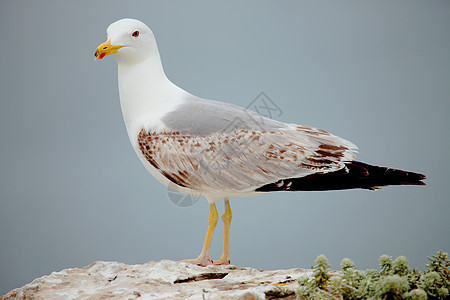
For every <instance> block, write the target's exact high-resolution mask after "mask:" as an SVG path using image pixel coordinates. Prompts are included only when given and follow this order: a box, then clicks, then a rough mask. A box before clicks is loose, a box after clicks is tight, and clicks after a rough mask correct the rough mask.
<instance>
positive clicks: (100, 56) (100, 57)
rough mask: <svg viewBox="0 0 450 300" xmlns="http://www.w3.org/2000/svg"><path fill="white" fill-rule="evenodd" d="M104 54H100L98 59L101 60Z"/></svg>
mask: <svg viewBox="0 0 450 300" xmlns="http://www.w3.org/2000/svg"><path fill="white" fill-rule="evenodd" d="M105 55H106V53H102V54H100V55H99V56H98V59H102V58H103V57H105Z"/></svg>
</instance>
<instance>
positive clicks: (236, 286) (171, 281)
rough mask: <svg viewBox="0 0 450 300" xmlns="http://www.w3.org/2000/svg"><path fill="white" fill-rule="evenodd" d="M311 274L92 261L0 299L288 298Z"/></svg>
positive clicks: (230, 267)
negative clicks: (271, 295)
mask: <svg viewBox="0 0 450 300" xmlns="http://www.w3.org/2000/svg"><path fill="white" fill-rule="evenodd" d="M311 274H312V272H311V270H305V269H300V268H297V269H289V270H275V271H262V270H256V269H252V268H243V267H238V266H208V267H199V266H195V265H191V264H188V263H184V262H175V261H170V260H163V261H160V262H149V263H146V264H143V265H126V264H123V263H119V262H103V261H98V262H94V263H92V264H90V265H89V266H86V267H84V268H82V269H79V268H74V269H65V270H62V271H60V272H53V273H51V274H50V275H47V276H43V277H41V278H37V279H35V280H34V281H33V282H31V283H29V284H27V285H25V286H23V287H21V288H18V289H15V290H12V291H10V292H9V293H7V294H6V295H4V296H2V297H1V298H0V299H1V300H6V299H64V300H66V299H89V300H93V299H192V300H193V299H201V300H203V299H204V300H209V299H211V300H212V299H265V298H266V295H265V292H267V291H271V290H276V291H284V292H287V293H288V294H289V293H292V292H293V291H295V289H296V288H297V286H298V284H297V278H298V277H299V276H302V275H307V276H311ZM283 299H289V298H283ZM290 299H295V295H292V296H291V298H290Z"/></svg>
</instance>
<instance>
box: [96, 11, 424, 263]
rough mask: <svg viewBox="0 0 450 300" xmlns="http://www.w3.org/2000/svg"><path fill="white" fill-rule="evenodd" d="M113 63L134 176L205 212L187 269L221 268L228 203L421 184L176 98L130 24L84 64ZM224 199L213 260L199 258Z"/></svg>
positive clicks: (257, 121) (241, 116) (307, 133)
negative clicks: (136, 164)
mask: <svg viewBox="0 0 450 300" xmlns="http://www.w3.org/2000/svg"><path fill="white" fill-rule="evenodd" d="M110 54H113V55H114V56H115V58H116V60H117V63H118V84H119V96H120V104H121V108H122V113H123V119H124V121H125V125H126V128H127V132H128V136H129V138H130V142H131V145H132V147H133V149H134V150H135V151H136V154H137V156H138V157H139V159H140V161H141V162H142V164H143V165H144V167H145V168H146V169H147V170H148V171H149V172H150V173H151V174H152V175H153V176H154V177H155V178H156V179H157V180H158V181H159V182H160V183H162V184H164V185H165V186H167V187H169V188H172V189H174V190H176V191H178V192H180V193H182V194H186V195H200V196H204V197H205V198H206V200H207V201H208V203H209V217H208V230H207V233H206V238H205V241H204V244H203V248H202V251H201V253H200V255H199V256H198V257H197V258H195V259H188V260H185V261H187V262H189V263H193V264H197V265H200V266H206V265H210V264H216V265H227V264H230V252H229V238H230V225H231V219H232V213H231V208H230V201H229V199H230V198H237V197H249V196H256V195H261V194H265V193H270V192H275V191H325V190H343V189H356V188H360V189H367V190H377V189H379V188H381V187H383V186H388V185H424V183H423V182H422V180H424V179H425V175H422V174H418V173H414V172H408V171H403V170H397V169H391V168H386V167H378V166H372V165H369V164H366V163H362V162H359V161H356V160H355V152H357V147H356V146H355V145H354V144H353V143H351V142H349V141H347V140H345V139H343V138H340V137H338V136H336V135H333V134H331V133H329V132H327V131H324V130H321V129H318V128H314V127H309V126H304V125H296V124H290V123H283V122H280V121H276V120H273V119H270V118H268V117H265V116H263V115H261V114H258V113H256V112H253V111H250V110H248V109H245V108H242V107H239V106H236V105H232V104H228V103H224V102H218V101H212V100H206V99H202V98H199V97H196V96H194V95H191V94H190V93H188V92H186V91H184V90H183V89H181V88H180V87H178V86H176V85H175V84H174V83H172V82H171V81H170V80H169V79H168V78H167V77H166V75H165V73H164V70H163V66H162V63H161V58H160V55H159V51H158V47H157V44H156V40H155V36H154V35H153V33H152V31H151V30H150V28H149V27H147V26H146V25H145V24H144V23H142V22H141V21H138V20H134V19H122V20H119V21H116V22H115V23H112V24H111V25H110V26H109V27H108V29H107V41H106V42H104V43H103V44H101V45H99V46H98V47H97V50H96V51H95V54H94V58H95V59H96V60H97V59H103V58H104V57H105V56H107V55H110ZM222 199H223V200H224V204H225V212H224V214H223V215H222V220H223V223H224V243H223V253H222V256H221V257H220V259H219V260H216V261H213V260H211V257H210V253H209V249H210V245H211V240H212V237H213V233H214V229H215V227H216V224H217V221H218V218H219V217H218V213H217V208H216V205H215V203H216V202H217V201H220V200H222Z"/></svg>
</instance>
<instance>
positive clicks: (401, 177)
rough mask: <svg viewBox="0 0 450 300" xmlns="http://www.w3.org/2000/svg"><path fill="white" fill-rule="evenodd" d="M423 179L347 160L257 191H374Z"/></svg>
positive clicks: (417, 182) (415, 174)
mask: <svg viewBox="0 0 450 300" xmlns="http://www.w3.org/2000/svg"><path fill="white" fill-rule="evenodd" d="M425 179H426V176H425V175H424V174H420V173H415V172H409V171H403V170H398V169H392V168H386V167H378V166H373V165H369V164H366V163H363V162H359V161H352V162H349V163H348V164H346V168H343V169H341V170H338V171H335V172H330V173H325V174H312V175H308V176H305V177H300V178H288V179H283V180H279V181H278V182H274V183H270V184H266V185H264V186H261V187H259V188H257V189H256V191H257V192H275V191H329V190H348V189H358V188H359V189H365V190H374V191H375V190H379V189H380V188H382V187H385V186H389V185H426V184H425V183H424V182H423V181H422V180H425Z"/></svg>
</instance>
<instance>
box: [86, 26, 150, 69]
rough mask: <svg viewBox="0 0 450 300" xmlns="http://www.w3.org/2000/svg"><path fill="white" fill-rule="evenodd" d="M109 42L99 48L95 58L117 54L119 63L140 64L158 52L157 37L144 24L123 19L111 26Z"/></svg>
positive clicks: (108, 30)
mask: <svg viewBox="0 0 450 300" xmlns="http://www.w3.org/2000/svg"><path fill="white" fill-rule="evenodd" d="M106 33H107V41H106V42H104V43H103V44H101V45H99V46H98V47H97V50H96V51H95V54H94V58H95V59H96V60H97V59H102V58H103V57H105V56H107V55H109V54H115V57H116V59H117V61H119V62H120V61H129V62H139V61H142V60H144V59H146V58H148V57H149V56H151V55H152V54H153V53H155V52H157V51H158V50H157V47H156V41H155V37H154V35H153V33H152V31H151V30H150V28H148V27H147V25H145V24H144V23H142V22H141V21H138V20H134V19H122V20H119V21H117V22H114V23H112V24H111V25H109V27H108V29H107V30H106Z"/></svg>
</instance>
